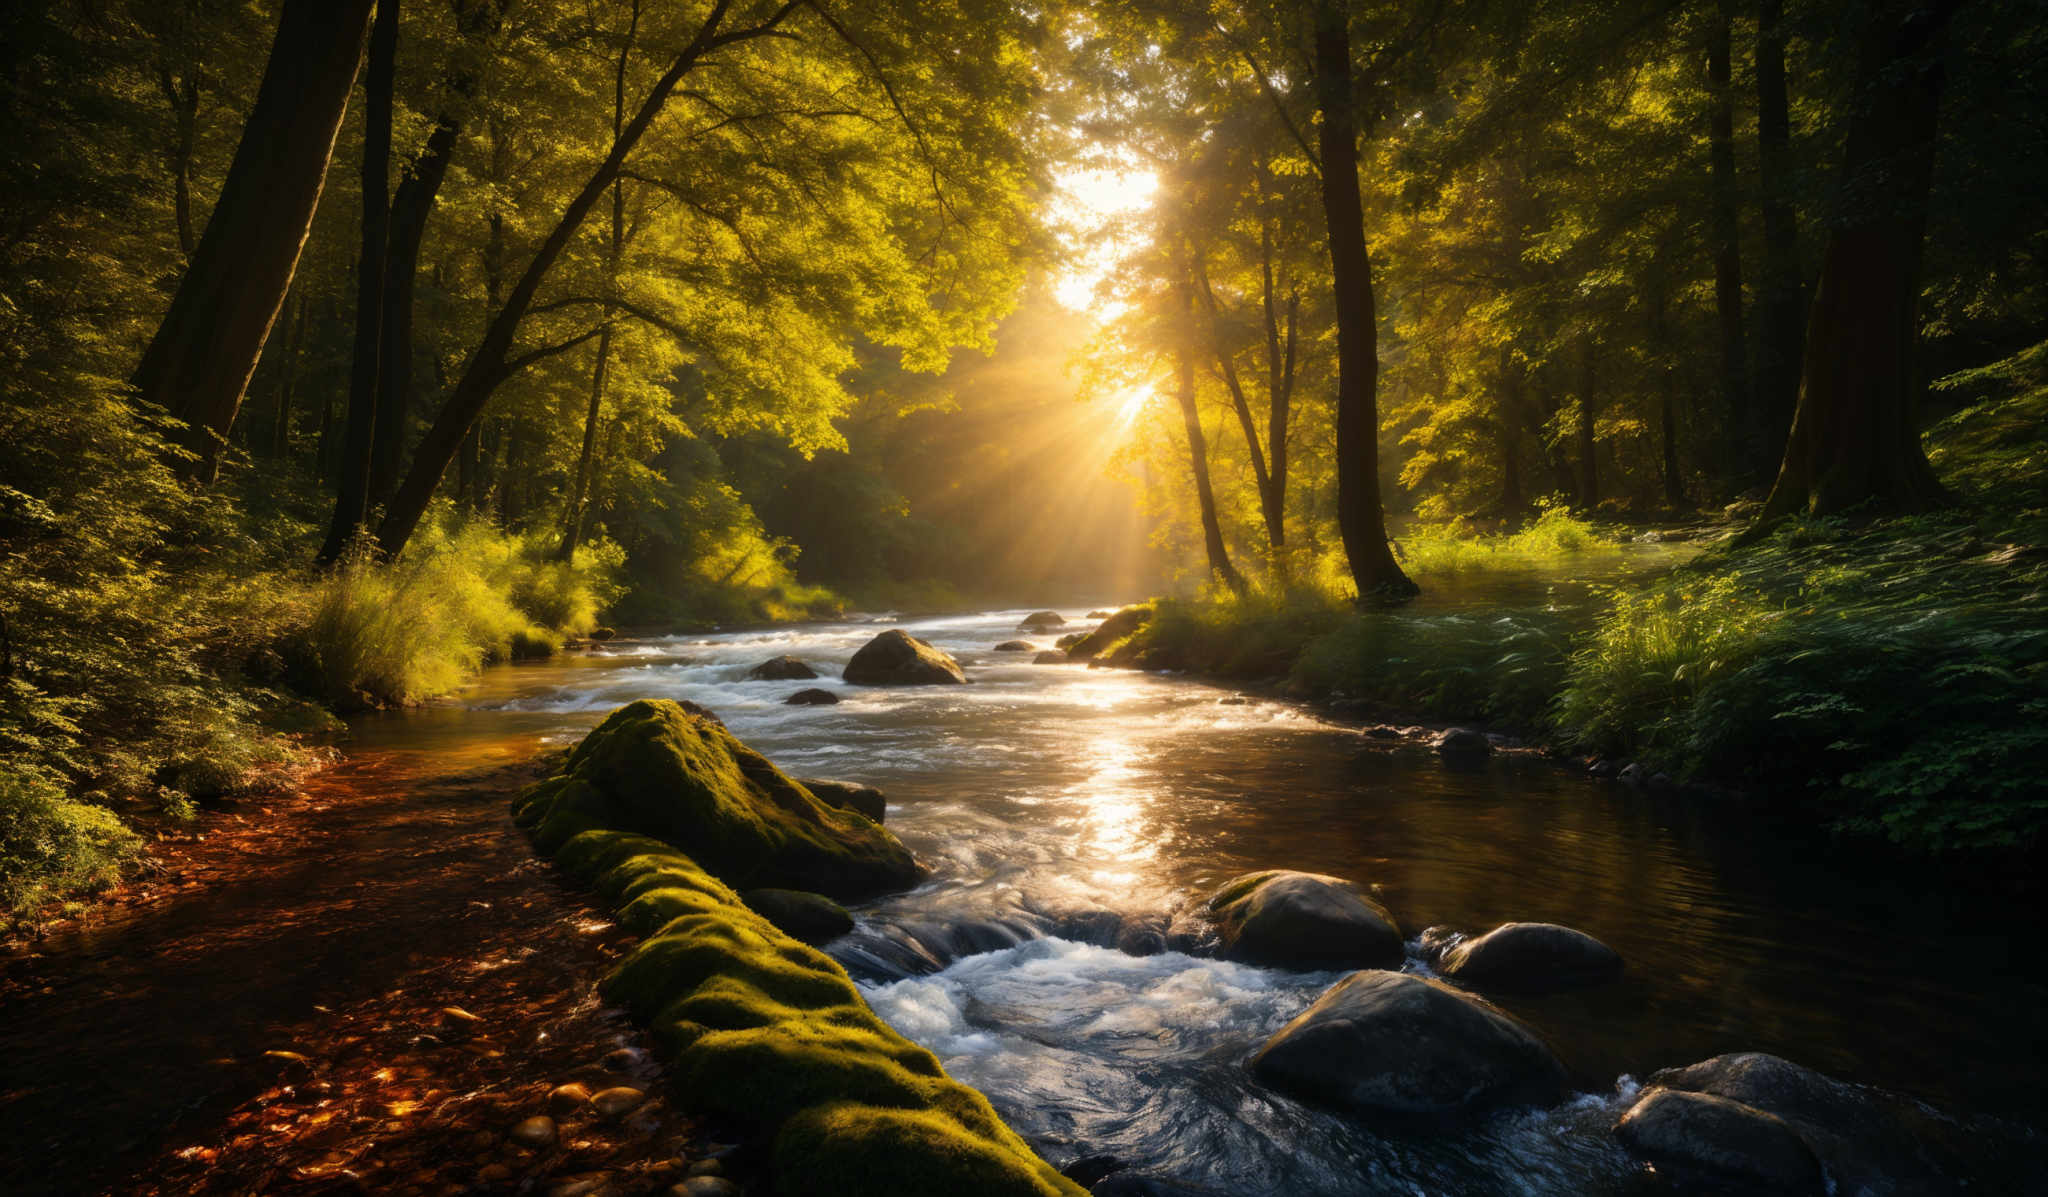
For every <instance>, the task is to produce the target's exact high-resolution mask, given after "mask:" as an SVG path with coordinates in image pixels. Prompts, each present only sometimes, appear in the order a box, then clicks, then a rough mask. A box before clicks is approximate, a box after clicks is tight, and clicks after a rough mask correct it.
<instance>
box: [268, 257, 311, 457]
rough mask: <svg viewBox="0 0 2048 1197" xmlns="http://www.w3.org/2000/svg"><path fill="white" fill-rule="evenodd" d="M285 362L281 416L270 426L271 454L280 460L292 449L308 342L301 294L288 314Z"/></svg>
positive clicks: (280, 391) (279, 394) (280, 386)
mask: <svg viewBox="0 0 2048 1197" xmlns="http://www.w3.org/2000/svg"><path fill="white" fill-rule="evenodd" d="M287 319H288V320H289V321H290V323H289V324H288V325H287V328H288V329H289V331H288V332H286V333H285V344H284V363H283V367H284V368H283V370H282V371H281V377H279V379H278V382H277V419H276V420H274V421H273V422H272V423H271V426H270V455H271V456H272V457H275V458H279V459H280V460H281V459H283V458H284V457H286V456H288V455H289V454H290V453H291V449H292V399H293V397H294V393H295V392H296V391H297V390H298V386H299V353H300V351H301V350H302V349H303V348H304V346H305V343H306V297H305V296H304V295H300V296H299V302H298V304H297V305H296V306H294V307H293V309H292V313H291V315H290V316H289V317H288V318H287Z"/></svg>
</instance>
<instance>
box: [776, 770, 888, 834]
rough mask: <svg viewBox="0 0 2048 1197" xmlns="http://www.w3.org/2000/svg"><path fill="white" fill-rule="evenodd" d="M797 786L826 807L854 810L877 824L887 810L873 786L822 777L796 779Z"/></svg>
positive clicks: (886, 805)
mask: <svg viewBox="0 0 2048 1197" xmlns="http://www.w3.org/2000/svg"><path fill="white" fill-rule="evenodd" d="M797 784H799V785H801V786H803V788H805V789H807V790H809V791H810V792H811V793H812V794H814V795H816V796H817V798H818V800H819V801H820V802H823V803H824V804H825V805H827V806H836V807H838V808H839V809H840V810H855V811H859V812H860V813H861V814H864V815H866V816H867V817H868V818H870V819H873V820H874V821H875V822H877V823H879V822H881V821H882V814H883V812H884V811H885V810H886V809H887V808H888V802H887V800H886V799H884V798H883V797H882V791H880V790H878V789H876V788H875V787H873V786H864V785H862V784H860V783H859V782H857V781H831V780H828V779H826V778H823V777H805V778H800V779H798V783H797Z"/></svg>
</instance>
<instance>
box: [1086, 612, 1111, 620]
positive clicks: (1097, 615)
mask: <svg viewBox="0 0 2048 1197" xmlns="http://www.w3.org/2000/svg"><path fill="white" fill-rule="evenodd" d="M1115 614H1116V612H1114V611H1090V612H1089V613H1088V618H1090V619H1108V618H1109V617H1110V616H1112V615H1115Z"/></svg>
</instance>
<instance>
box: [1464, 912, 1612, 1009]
mask: <svg viewBox="0 0 2048 1197" xmlns="http://www.w3.org/2000/svg"><path fill="white" fill-rule="evenodd" d="M1437 971H1438V972H1439V973H1441V974H1443V975H1444V976H1446V977H1449V978H1451V979H1452V980H1454V981H1458V982H1460V983H1463V984H1467V985H1476V986H1478V987H1479V988H1481V989H1501V990H1519V991H1523V992H1540V991H1543V990H1550V989H1569V988H1571V987H1573V986H1576V985H1590V984H1594V983H1597V982H1600V981H1605V980H1607V979H1609V978H1611V977H1613V976H1614V975H1615V974H1617V973H1619V972H1620V971H1621V956H1620V955H1619V954H1618V953H1617V952H1615V950H1614V949H1613V948H1610V947H1608V946H1607V945H1606V944H1604V943H1601V942H1600V941H1599V940H1597V939H1594V938H1593V937H1592V936H1590V935H1588V934H1586V933H1585V932H1583V931H1574V930H1573V929H1571V928H1570V927H1561V926H1559V925H1557V924H1556V923H1503V924H1501V925H1500V926H1498V927H1495V928H1494V929H1493V930H1491V931H1488V932H1487V933H1486V934H1484V935H1482V936H1480V937H1478V938H1477V939H1468V940H1466V941H1465V942H1463V943H1461V944H1458V945H1457V946H1456V947H1454V948H1452V949H1451V950H1450V951H1448V952H1446V953H1444V958H1443V961H1442V963H1440V964H1438V965H1437Z"/></svg>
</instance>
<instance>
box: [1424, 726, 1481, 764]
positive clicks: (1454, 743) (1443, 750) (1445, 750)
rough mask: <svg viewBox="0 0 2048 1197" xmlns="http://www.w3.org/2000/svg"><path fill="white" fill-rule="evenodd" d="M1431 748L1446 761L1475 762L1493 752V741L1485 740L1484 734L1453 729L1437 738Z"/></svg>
mask: <svg viewBox="0 0 2048 1197" xmlns="http://www.w3.org/2000/svg"><path fill="white" fill-rule="evenodd" d="M1431 747H1432V748H1435V749H1436V751H1437V755H1439V756H1441V757H1444V758H1445V759H1446V760H1465V761H1475V760H1478V759H1479V758H1481V757H1484V756H1488V755H1490V754H1491V753H1492V752H1493V741H1491V740H1488V739H1487V738H1486V733H1485V732H1482V731H1475V730H1473V729H1472V728H1469V727H1454V728H1451V729H1450V730H1448V731H1446V732H1444V733H1443V734H1442V735H1440V736H1438V737H1437V738H1436V742H1435V743H1434V744H1432V745H1431Z"/></svg>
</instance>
